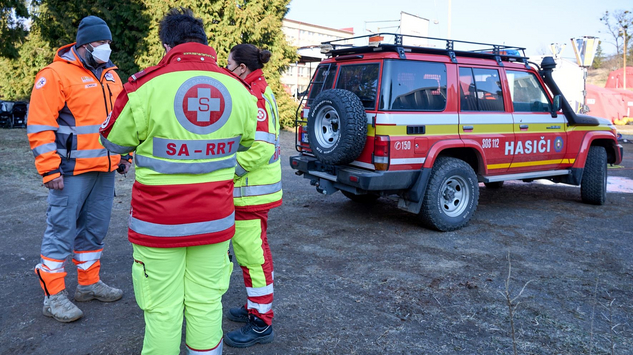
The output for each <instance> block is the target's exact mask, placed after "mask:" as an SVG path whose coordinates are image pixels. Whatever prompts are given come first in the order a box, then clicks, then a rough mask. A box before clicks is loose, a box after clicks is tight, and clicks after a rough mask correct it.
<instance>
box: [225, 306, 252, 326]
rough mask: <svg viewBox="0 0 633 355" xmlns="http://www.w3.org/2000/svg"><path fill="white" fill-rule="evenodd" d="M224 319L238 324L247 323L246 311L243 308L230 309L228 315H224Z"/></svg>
mask: <svg viewBox="0 0 633 355" xmlns="http://www.w3.org/2000/svg"><path fill="white" fill-rule="evenodd" d="M226 318H228V319H230V320H232V321H234V322H238V323H248V311H247V310H246V307H244V306H242V307H240V308H231V309H229V313H227V314H226Z"/></svg>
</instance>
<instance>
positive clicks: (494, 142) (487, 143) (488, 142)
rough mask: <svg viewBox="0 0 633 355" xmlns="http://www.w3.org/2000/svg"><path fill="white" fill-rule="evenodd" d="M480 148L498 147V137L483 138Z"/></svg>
mask: <svg viewBox="0 0 633 355" xmlns="http://www.w3.org/2000/svg"><path fill="white" fill-rule="evenodd" d="M481 147H482V148H484V149H485V148H499V138H494V139H492V138H485V139H482V140H481Z"/></svg>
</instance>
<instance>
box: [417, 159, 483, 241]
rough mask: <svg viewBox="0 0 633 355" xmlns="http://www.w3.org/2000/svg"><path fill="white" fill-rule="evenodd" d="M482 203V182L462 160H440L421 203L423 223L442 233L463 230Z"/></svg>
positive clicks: (432, 173) (435, 165)
mask: <svg viewBox="0 0 633 355" xmlns="http://www.w3.org/2000/svg"><path fill="white" fill-rule="evenodd" d="M478 203H479V183H478V182H477V175H476V174H475V172H474V171H473V168H472V167H471V166H470V165H468V164H467V163H466V162H464V161H463V160H460V159H457V158H452V157H439V158H437V160H436V161H435V164H434V166H433V170H432V172H431V177H430V179H429V183H428V185H427V188H426V194H425V195H424V200H423V202H422V209H421V210H420V217H421V219H422V222H423V223H424V224H425V225H426V226H428V227H431V228H434V229H437V230H439V231H441V232H447V231H452V230H456V229H460V228H462V227H464V226H465V225H466V224H468V222H469V221H470V219H471V218H472V216H473V214H474V213H475V210H476V209H477V204H478Z"/></svg>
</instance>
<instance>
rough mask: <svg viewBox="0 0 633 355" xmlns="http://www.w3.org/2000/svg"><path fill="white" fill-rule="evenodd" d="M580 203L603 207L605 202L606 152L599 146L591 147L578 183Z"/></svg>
mask: <svg viewBox="0 0 633 355" xmlns="http://www.w3.org/2000/svg"><path fill="white" fill-rule="evenodd" d="M580 198H581V199H582V202H584V203H588V204H592V205H604V203H605V201H606V200H607V151H606V149H604V147H601V146H596V145H594V146H592V147H590V148H589V153H588V154H587V162H586V163H585V169H584V171H583V173H582V180H581V182H580Z"/></svg>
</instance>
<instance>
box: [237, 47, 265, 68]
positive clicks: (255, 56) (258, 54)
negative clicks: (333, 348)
mask: <svg viewBox="0 0 633 355" xmlns="http://www.w3.org/2000/svg"><path fill="white" fill-rule="evenodd" d="M231 53H233V60H234V61H235V62H236V63H238V64H240V63H244V65H246V67H247V68H248V70H250V71H254V70H257V69H261V68H263V67H264V64H266V63H268V61H269V60H270V56H271V55H272V53H270V51H267V50H265V49H264V50H262V49H259V48H257V47H255V46H254V45H252V44H248V43H244V44H238V45H237V46H235V47H233V48H231Z"/></svg>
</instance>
